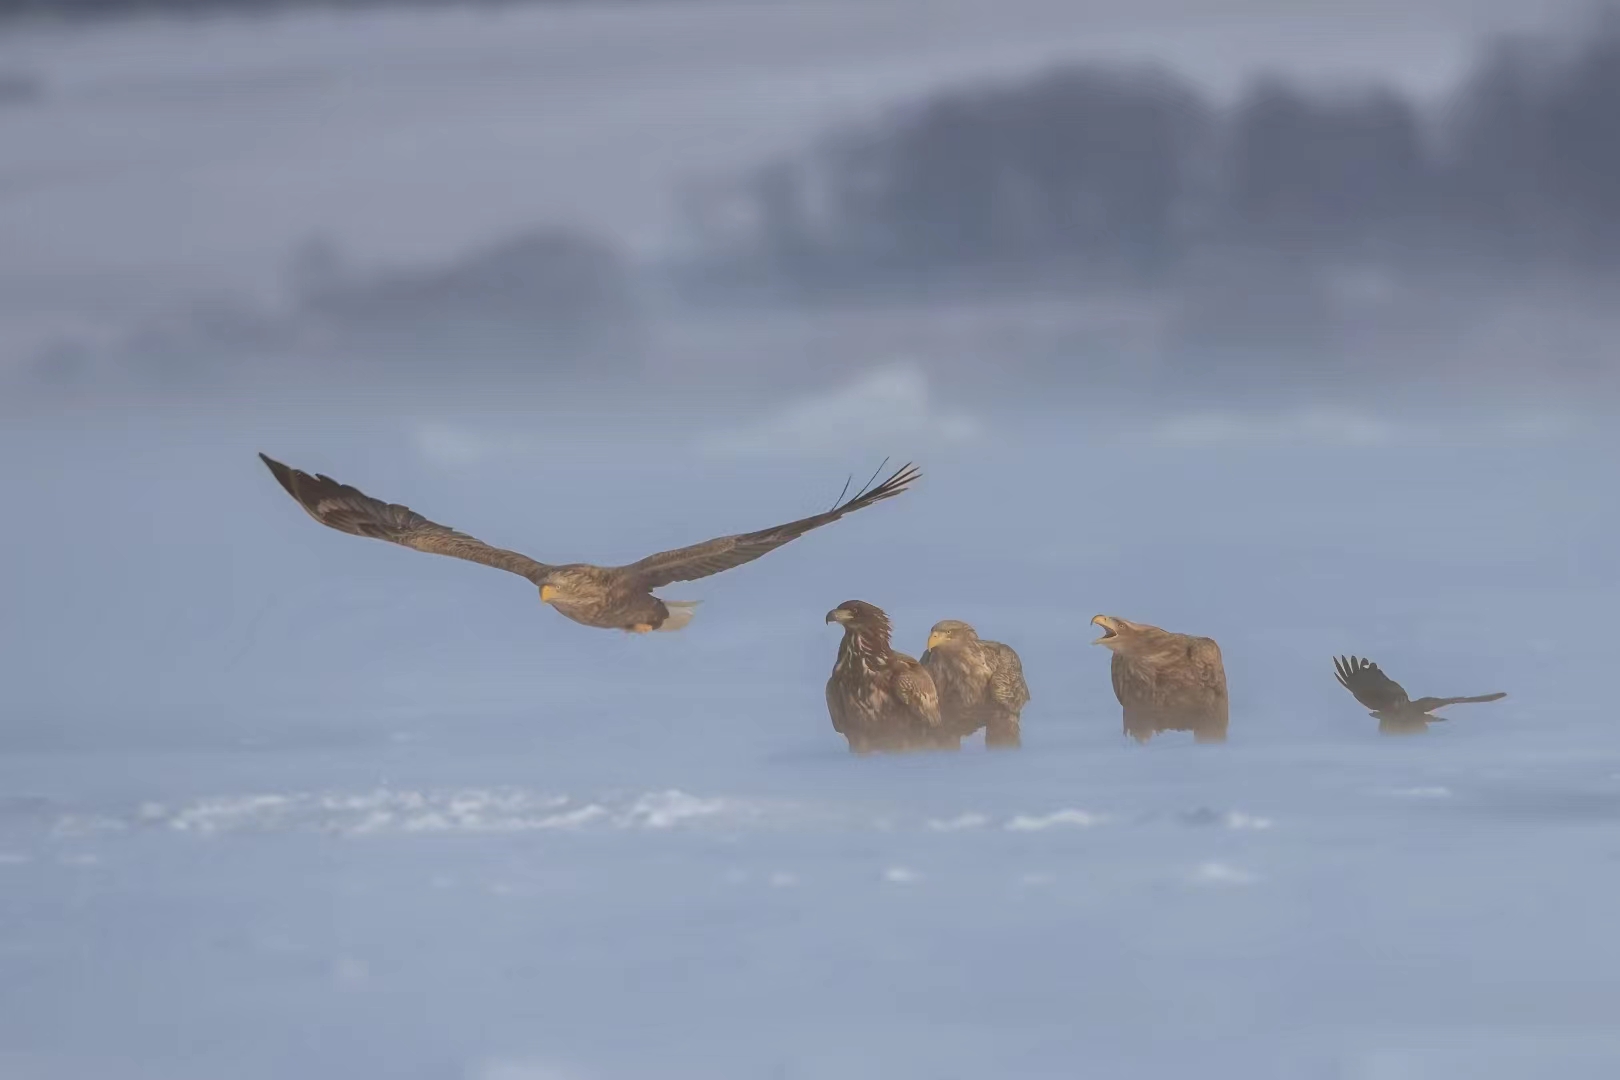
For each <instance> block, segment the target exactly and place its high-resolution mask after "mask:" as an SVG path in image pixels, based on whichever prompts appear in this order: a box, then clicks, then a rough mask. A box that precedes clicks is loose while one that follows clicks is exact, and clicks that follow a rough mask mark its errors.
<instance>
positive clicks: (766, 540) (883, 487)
mask: <svg viewBox="0 0 1620 1080" xmlns="http://www.w3.org/2000/svg"><path fill="white" fill-rule="evenodd" d="M921 475H922V473H921V472H920V471H919V470H918V469H917V468H916V467H915V466H913V465H906V466H903V467H902V468H901V469H900V470H899V471H897V472H896V473H895V474H894V475H893V476H891V477H889V478H888V479H887V480H885V481H883V483H881V484H879V485H877V486H876V487H873V488H862V489H861V490H860V491H858V492H856V493H855V496H854V497H853V498H851V499H850V500H849V501H847V502H842V503H839V504H838V505H837V506H835V507H833V508H832V509H831V510H828V511H826V512H825V513H821V514H815V515H812V516H811V517H807V518H800V519H799V520H798V521H790V522H788V523H787V524H786V525H777V526H774V527H772V528H769V529H761V530H759V531H758V532H751V533H738V534H737V535H736V536H722V537H718V538H716V539H714V540H706V541H704V542H703V543H701V544H693V545H692V546H691V547H683V548H676V549H675V550H673V551H661V552H659V553H658V554H656V555H649V556H647V557H646V558H645V559H642V560H641V561H640V562H633V563H631V564H629V565H628V566H620V567H616V568H615V569H617V570H620V571H622V572H624V573H627V574H631V575H634V577H635V578H636V580H637V581H638V582H640V583H641V584H642V585H644V586H645V587H646V588H649V589H656V588H657V587H658V586H660V585H668V584H669V583H670V582H672V581H694V580H696V579H697V578H705V577H709V576H710V575H711V574H718V573H720V572H721V571H723V570H730V569H731V568H732V567H734V566H741V565H742V564H743V563H746V562H753V561H754V560H755V559H757V558H759V557H760V556H761V555H765V554H767V553H769V552H772V551H775V550H776V549H777V548H779V547H781V546H782V545H783V544H786V543H788V542H789V541H790V540H797V539H798V538H799V537H801V536H803V535H804V534H805V533H807V532H809V531H810V530H811V529H819V528H820V527H821V526H823V525H827V524H830V523H832V522H834V521H837V520H838V519H839V518H841V517H843V516H844V515H845V514H849V513H853V512H854V511H856V510H860V509H863V508H865V507H868V506H871V505H872V504H873V503H875V502H881V501H882V500H884V499H890V498H893V497H894V496H896V495H898V494H900V493H901V492H902V491H904V490H906V486H907V485H909V484H910V483H912V481H914V480H916V479H917V477H919V476H921Z"/></svg>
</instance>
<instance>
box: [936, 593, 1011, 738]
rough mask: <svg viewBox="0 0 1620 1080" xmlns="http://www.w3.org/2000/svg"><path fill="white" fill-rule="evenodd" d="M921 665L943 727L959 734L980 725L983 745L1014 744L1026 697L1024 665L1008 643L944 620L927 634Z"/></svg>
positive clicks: (955, 621)
mask: <svg viewBox="0 0 1620 1080" xmlns="http://www.w3.org/2000/svg"><path fill="white" fill-rule="evenodd" d="M921 660H922V666H923V667H924V668H926V669H927V670H928V674H930V675H932V676H933V677H934V687H935V688H936V689H937V690H938V691H939V711H940V715H941V716H942V717H943V718H944V721H945V726H946V727H947V728H949V729H950V730H952V731H954V732H956V733H958V734H960V735H961V736H962V737H964V738H966V737H967V736H969V735H971V734H973V733H974V732H975V731H978V730H979V729H980V728H984V729H985V730H984V744H985V745H986V746H994V747H1016V746H1018V745H1019V743H1020V739H1019V731H1018V722H1019V713H1020V712H1021V711H1022V710H1023V708H1024V705H1025V704H1026V703H1027V702H1028V701H1029V686H1028V684H1026V683H1025V682H1024V665H1023V664H1022V663H1021V662H1020V661H1019V659H1018V654H1017V653H1015V652H1013V650H1012V648H1011V646H1008V645H1003V644H1002V643H1001V642H999V641H985V640H984V639H982V638H980V637H979V634H978V631H976V630H974V629H973V627H971V626H969V625H968V624H967V623H965V622H960V621H958V620H956V619H944V620H942V621H940V622H937V623H935V624H934V628H933V629H932V630H930V631H929V632H928V648H927V649H926V650H924V652H923V654H922V657H921Z"/></svg>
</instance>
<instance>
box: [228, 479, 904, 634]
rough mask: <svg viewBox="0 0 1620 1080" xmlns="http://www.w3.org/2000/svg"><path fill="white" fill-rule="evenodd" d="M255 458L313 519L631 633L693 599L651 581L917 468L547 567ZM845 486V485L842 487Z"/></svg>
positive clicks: (754, 545)
mask: <svg viewBox="0 0 1620 1080" xmlns="http://www.w3.org/2000/svg"><path fill="white" fill-rule="evenodd" d="M259 457H261V458H263V459H264V463H265V464H266V465H268V466H269V467H270V472H271V473H272V474H274V476H275V478H276V479H277V480H278V481H280V483H281V486H282V487H284V488H286V489H287V494H289V495H291V496H292V497H293V498H294V499H296V500H298V505H300V506H302V507H303V508H304V509H305V511H307V512H308V513H309V516H310V517H312V518H314V519H315V520H316V521H318V522H320V523H321V524H322V525H327V526H330V527H331V528H334V529H337V530H338V531H339V532H346V533H353V534H354V535H356V536H370V537H375V538H376V539H378V540H388V541H390V542H392V543H395V544H402V545H404V546H405V547H408V548H415V549H416V550H417V551H426V552H431V553H432V554H435V555H451V556H454V557H455V558H458V559H466V560H468V561H469V562H475V563H482V564H484V565H485V566H493V567H495V568H496V569H497V570H507V571H510V572H511V573H514V574H517V575H518V576H520V577H525V578H528V579H529V580H530V581H532V582H533V583H534V584H536V585H538V586H539V587H540V600H541V602H542V603H547V604H550V605H551V606H552V607H554V608H556V609H557V610H558V611H559V612H561V613H562V614H563V615H564V616H566V617H567V618H570V619H572V620H574V621H575V622H577V623H583V624H585V625H586V626H597V627H601V628H603V629H606V630H626V631H630V632H633V633H638V634H645V633H647V632H648V631H649V630H679V629H680V628H681V627H683V626H685V625H686V624H687V623H689V622H691V621H692V615H693V609H694V608H696V607H697V604H698V601H695V600H661V599H659V598H658V597H656V596H654V595H653V594H652V590H654V589H656V588H658V587H659V586H661V585H668V584H670V583H671V582H674V581H694V580H696V579H698V578H705V577H708V576H710V575H711V574H718V573H720V572H721V571H722V570H730V569H731V568H732V567H734V566H741V565H742V564H743V563H746V562H752V561H753V560H755V559H757V558H759V557H760V556H761V555H764V554H765V553H766V552H769V551H774V550H776V549H777V548H779V547H781V546H782V545H783V544H785V543H787V542H788V541H790V540H796V539H798V538H799V537H801V536H803V535H804V534H805V533H807V532H809V531H810V530H811V529H816V528H820V527H821V526H823V525H826V524H828V523H830V522H834V521H837V520H838V519H839V518H841V517H843V516H844V515H845V514H848V513H851V512H853V511H856V510H860V509H862V508H863V507H867V506H871V505H872V504H873V503H875V502H880V501H882V500H883V499H888V498H892V497H893V496H895V495H898V494H900V493H901V492H902V491H904V490H906V486H907V485H908V484H910V483H911V482H912V481H914V480H916V479H917V477H918V476H920V475H921V473H920V472H919V471H918V470H917V469H915V468H913V467H912V466H911V465H906V466H905V467H904V468H902V469H900V470H899V471H897V472H896V473H895V474H894V475H893V476H890V477H889V478H888V479H887V480H885V481H883V482H882V483H881V484H878V485H877V486H876V487H872V486H871V482H870V481H868V482H867V486H865V487H863V488H862V489H861V490H860V491H857V492H856V493H855V495H854V497H853V498H851V499H849V500H848V501H847V502H841V503H839V504H838V505H837V506H835V507H833V508H832V509H831V510H828V511H827V512H826V513H823V514H815V515H812V516H811V517H807V518H801V519H800V520H798V521H790V522H788V523H787V524H786V525H777V526H775V527H774V528H770V529H761V530H760V531H759V532H751V533H741V534H738V535H736V536H722V537H720V538H719V539H716V540H708V541H705V542H704V543H701V544H693V545H692V546H691V547H684V548H677V549H675V550H674V551H663V552H659V553H658V554H657V555H649V556H647V557H646V558H645V559H642V560H641V561H640V562H633V563H630V564H629V565H627V566H592V565H590V564H589V563H569V564H567V565H563V566H550V565H547V564H546V563H542V562H536V561H535V560H533V559H531V558H529V557H528V556H527V555H520V554H518V553H517V552H515V551H506V550H505V549H503V548H496V547H490V546H489V545H488V544H486V543H484V542H483V541H482V540H477V539H474V538H473V537H471V536H468V535H467V534H466V533H460V532H457V531H456V530H454V529H451V528H448V527H446V526H444V525H439V524H437V523H436V522H432V521H429V520H428V519H427V518H425V517H423V516H422V515H421V514H418V513H417V512H416V511H414V510H412V509H410V508H409V507H407V506H400V505H399V504H398V503H385V502H382V501H381V500H378V499H373V498H372V497H371V496H369V495H367V494H366V493H365V492H363V491H361V490H359V489H358V488H352V487H350V486H349V485H347V484H340V483H338V482H337V481H336V480H333V479H332V478H331V477H329V476H322V475H320V474H318V473H317V474H316V475H314V476H311V475H310V474H309V473H306V472H301V471H300V470H298V469H293V468H289V467H288V466H286V465H283V464H282V463H281V462H279V461H276V460H274V459H273V458H269V457H266V456H265V455H264V454H260V455H259ZM873 479H876V476H875V475H874V476H873ZM845 492H846V493H847V492H848V487H847V486H846V488H845Z"/></svg>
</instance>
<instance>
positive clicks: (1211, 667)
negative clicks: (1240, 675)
mask: <svg viewBox="0 0 1620 1080" xmlns="http://www.w3.org/2000/svg"><path fill="white" fill-rule="evenodd" d="M1091 621H1092V622H1093V623H1095V624H1096V625H1098V626H1100V627H1102V631H1103V633H1102V637H1100V638H1097V639H1096V640H1095V641H1093V642H1092V644H1093V645H1101V646H1103V647H1104V648H1106V649H1108V650H1109V651H1110V652H1112V653H1113V654H1114V656H1113V659H1112V661H1111V662H1110V664H1109V671H1110V674H1112V676H1113V680H1114V696H1115V697H1116V698H1118V699H1119V703H1120V705H1122V706H1124V709H1125V734H1127V735H1129V736H1131V737H1132V738H1134V739H1135V740H1136V741H1137V742H1147V741H1148V740H1149V739H1151V738H1153V736H1154V735H1156V734H1158V733H1159V732H1161V731H1190V732H1192V733H1193V737H1194V738H1195V739H1196V740H1197V741H1199V742H1225V741H1226V725H1227V702H1226V668H1225V666H1224V665H1223V664H1222V663H1221V647H1220V646H1219V645H1217V644H1215V641H1214V639H1212V638H1207V637H1193V636H1191V635H1189V634H1172V633H1170V632H1169V631H1168V630H1161V629H1160V628H1159V627H1157V626H1148V625H1146V624H1145V623H1133V622H1131V621H1129V620H1128V619H1120V618H1115V617H1114V616H1112V615H1098V616H1096V617H1095V618H1093V619H1092V620H1091Z"/></svg>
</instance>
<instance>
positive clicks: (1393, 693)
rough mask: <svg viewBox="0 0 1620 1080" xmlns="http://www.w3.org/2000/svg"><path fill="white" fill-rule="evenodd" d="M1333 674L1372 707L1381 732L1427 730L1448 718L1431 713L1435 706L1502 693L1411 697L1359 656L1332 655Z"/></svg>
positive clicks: (1490, 698)
mask: <svg viewBox="0 0 1620 1080" xmlns="http://www.w3.org/2000/svg"><path fill="white" fill-rule="evenodd" d="M1333 677H1334V678H1335V679H1337V680H1338V681H1339V685H1340V686H1342V687H1344V688H1345V689H1346V690H1348V691H1350V693H1351V694H1352V695H1353V696H1354V697H1355V699H1356V700H1357V701H1359V702H1361V704H1362V705H1364V706H1366V707H1367V708H1368V709H1370V710H1372V712H1371V714H1370V715H1372V716H1375V717H1377V718H1378V731H1379V733H1380V734H1383V735H1416V734H1419V733H1420V732H1424V731H1428V730H1429V725H1430V724H1432V723H1436V722H1438V721H1441V720H1445V719H1447V717H1444V716H1434V715H1431V714H1432V713H1433V712H1434V710H1435V709H1443V708H1445V707H1446V706H1447V705H1464V704H1469V703H1473V702H1480V701H1500V700H1502V699H1503V698H1505V697H1507V695H1506V694H1505V693H1496V694H1477V695H1475V696H1473V697H1445V698H1437V697H1423V698H1418V699H1417V700H1416V701H1413V700H1412V699H1411V698H1409V697H1407V696H1406V691H1405V690H1404V689H1403V688H1402V687H1401V684H1400V683H1398V682H1396V681H1395V680H1394V679H1392V678H1390V677H1389V676H1388V675H1385V674H1384V673H1383V671H1381V670H1380V669H1379V667H1378V665H1377V664H1375V663H1373V662H1372V661H1371V660H1363V659H1362V658H1361V657H1359V656H1349V657H1345V656H1335V657H1334V658H1333Z"/></svg>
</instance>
